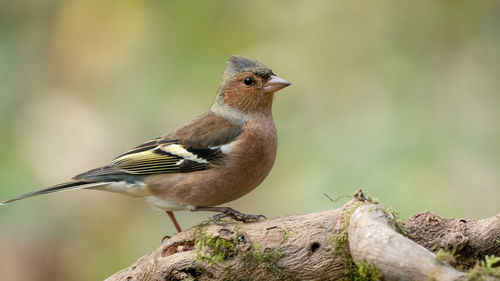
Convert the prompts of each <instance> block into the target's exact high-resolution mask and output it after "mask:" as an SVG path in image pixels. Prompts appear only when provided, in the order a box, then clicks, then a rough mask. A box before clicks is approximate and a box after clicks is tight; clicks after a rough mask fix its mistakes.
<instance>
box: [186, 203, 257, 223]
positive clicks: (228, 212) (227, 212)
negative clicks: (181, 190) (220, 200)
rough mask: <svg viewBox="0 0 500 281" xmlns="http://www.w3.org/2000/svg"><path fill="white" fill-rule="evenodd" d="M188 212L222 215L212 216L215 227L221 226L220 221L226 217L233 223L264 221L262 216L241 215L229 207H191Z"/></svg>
mask: <svg viewBox="0 0 500 281" xmlns="http://www.w3.org/2000/svg"><path fill="white" fill-rule="evenodd" d="M189 210H190V211H191V212H199V211H208V212H220V213H222V214H217V215H215V216H213V220H214V223H215V224H217V225H222V221H221V219H222V218H226V217H230V218H232V219H233V220H235V221H241V222H256V221H260V220H261V219H266V217H265V216H264V215H251V214H243V213H240V212H238V211H236V210H234V209H232V208H229V207H206V206H191V208H190V209H189Z"/></svg>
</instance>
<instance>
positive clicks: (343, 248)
mask: <svg viewBox="0 0 500 281" xmlns="http://www.w3.org/2000/svg"><path fill="white" fill-rule="evenodd" d="M362 204H363V202H362V201H358V202H355V203H354V204H353V205H352V207H351V208H350V209H349V210H347V211H346V212H344V225H343V227H342V231H341V232H340V233H339V234H334V235H332V236H330V237H329V242H330V245H332V248H333V249H334V254H335V255H337V256H338V255H342V256H343V257H344V262H345V265H346V270H345V272H344V280H358V279H354V278H357V277H359V272H358V270H359V268H358V267H357V266H356V264H355V263H354V261H353V259H352V257H351V253H350V252H349V247H348V245H347V244H348V242H347V238H348V229H349V224H350V221H351V216H352V214H353V213H354V211H355V210H356V209H357V208H358V207H359V206H361V205H362Z"/></svg>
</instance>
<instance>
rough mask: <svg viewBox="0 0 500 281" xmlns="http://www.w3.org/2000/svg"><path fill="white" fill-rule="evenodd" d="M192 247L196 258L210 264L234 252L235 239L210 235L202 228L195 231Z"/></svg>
mask: <svg viewBox="0 0 500 281" xmlns="http://www.w3.org/2000/svg"><path fill="white" fill-rule="evenodd" d="M194 247H195V249H196V253H197V259H198V260H199V261H204V262H207V263H208V264H209V265H210V266H214V265H215V264H216V263H219V262H222V261H226V260H228V259H230V258H231V257H233V256H234V255H235V253H236V246H235V241H232V240H231V241H228V240H225V239H223V238H220V237H213V236H210V235H208V234H207V233H206V232H205V230H203V229H202V228H200V229H199V230H198V231H197V232H196V233H195V244H194Z"/></svg>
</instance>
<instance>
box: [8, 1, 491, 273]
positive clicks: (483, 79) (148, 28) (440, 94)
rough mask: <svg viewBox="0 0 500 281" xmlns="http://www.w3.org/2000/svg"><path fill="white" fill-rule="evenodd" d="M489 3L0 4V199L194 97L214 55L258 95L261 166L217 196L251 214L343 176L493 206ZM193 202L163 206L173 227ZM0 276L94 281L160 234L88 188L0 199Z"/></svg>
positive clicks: (209, 85)
mask: <svg viewBox="0 0 500 281" xmlns="http://www.w3.org/2000/svg"><path fill="white" fill-rule="evenodd" d="M499 51H500V2H498V1H413V2H411V1H327V0H322V1H314V2H312V1H251V2H250V1H229V0H228V1H200V2H192V1H175V2H174V1H141V0H122V1H109V0H106V1H103V0H99V1H98V0H64V1H63V0H60V1H56V0H46V1H27V0H21V1H7V0H2V1H0V155H1V157H0V199H1V200H5V199H8V198H11V197H13V196H16V195H19V194H21V193H25V192H29V191H32V190H34V189H37V188H41V187H45V186H48V185H52V184H55V183H59V182H62V181H65V180H67V179H69V178H70V177H72V176H74V175H75V174H77V173H79V172H82V171H85V170H88V169H90V168H93V167H95V166H98V165H102V164H105V163H106V162H108V161H109V160H111V159H112V158H114V157H115V156H116V155H117V154H119V153H122V152H124V151H126V150H127V149H129V148H131V147H133V146H135V145H137V144H140V143H142V142H144V141H147V140H149V139H151V138H154V137H157V136H160V135H162V134H164V133H166V132H168V131H170V130H173V129H175V128H177V127H178V126H180V125H182V124H183V123H185V122H187V121H189V120H191V119H193V118H194V117H195V116H196V115H198V114H200V113H202V112H203V111H204V110H206V109H207V108H208V106H209V105H210V104H211V102H212V99H213V97H214V95H215V92H216V90H217V86H218V84H219V82H220V80H221V77H222V72H223V71H224V67H225V61H226V59H227V58H228V57H229V56H230V55H232V54H242V55H246V56H250V57H253V58H256V59H258V60H259V61H261V62H262V63H264V64H266V65H268V66H269V67H270V68H272V69H273V70H274V72H275V73H277V74H278V75H279V76H280V77H283V78H285V79H287V80H289V81H291V82H292V83H293V85H292V86H291V87H289V88H286V89H285V90H283V91H280V92H279V93H277V95H276V99H275V103H274V115H275V121H276V125H277V128H278V132H279V151H278V158H277V161H276V164H275V166H274V169H273V171H272V172H271V174H270V175H269V177H268V178H267V179H266V180H265V182H264V183H263V184H261V185H260V186H259V187H258V188H257V189H256V190H255V191H253V192H252V193H250V194H249V195H248V196H245V197H244V198H241V199H239V200H237V201H235V202H232V203H230V204H228V205H229V206H231V207H234V208H236V209H238V210H241V211H244V212H249V213H259V214H265V215H267V216H268V217H274V216H282V215H287V214H302V213H309V212H315V211H320V210H325V209H329V208H337V207H339V206H341V205H342V204H343V203H344V202H345V201H347V200H348V199H343V200H341V201H339V202H338V203H332V202H330V201H329V200H328V199H327V198H326V197H325V196H324V195H323V193H326V194H328V195H330V196H331V197H338V196H340V195H351V194H353V192H354V191H355V190H357V189H359V188H363V189H365V190H367V191H368V193H369V195H371V196H374V197H377V198H379V199H380V200H381V201H382V203H384V204H387V205H390V206H392V207H393V208H394V209H395V210H397V211H399V212H400V213H401V214H402V216H403V217H405V218H408V217H410V216H411V215H412V214H415V213H417V212H422V211H426V210H428V211H432V212H437V213H438V214H440V215H443V216H448V217H470V218H479V217H488V216H492V215H495V214H497V213H498V212H499V211H500V173H499V172H500V124H499V123H500V122H499V121H500V110H499V109H500V93H499V89H500V79H499V76H500V53H499ZM210 215H212V214H211V213H195V214H193V213H187V212H179V213H178V215H177V216H178V218H179V220H180V222H181V225H182V226H183V227H184V228H187V227H190V226H193V225H195V224H197V223H199V222H201V221H202V220H205V219H207V218H208V216H210ZM0 222H1V227H0V272H1V277H0V278H1V279H2V280H99V279H104V278H105V277H107V276H109V275H111V274H112V273H114V272H115V271H118V270H119V269H121V268H123V267H126V266H128V265H129V264H131V263H132V262H134V261H135V260H136V259H137V258H139V257H140V256H142V255H143V254H145V253H147V252H148V251H150V250H152V249H154V248H156V247H157V246H159V244H160V240H161V238H162V237H163V236H164V235H167V234H173V233H174V229H173V227H172V224H171V223H170V221H169V220H168V217H167V216H166V215H165V214H164V213H162V212H159V211H156V210H154V209H152V208H150V207H149V206H148V205H147V204H146V203H145V202H143V201H142V200H137V199H131V198H126V197H125V196H121V195H116V194H108V193H105V192H98V191H74V192H67V193H59V194H55V195H52V196H43V197H37V198H33V199H29V200H25V201H20V202H16V203H15V204H11V205H7V206H2V207H0Z"/></svg>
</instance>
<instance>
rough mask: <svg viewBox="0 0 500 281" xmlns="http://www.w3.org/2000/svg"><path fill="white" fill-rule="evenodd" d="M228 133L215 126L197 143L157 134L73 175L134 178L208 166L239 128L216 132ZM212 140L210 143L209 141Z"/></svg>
mask: <svg viewBox="0 0 500 281" xmlns="http://www.w3.org/2000/svg"><path fill="white" fill-rule="evenodd" d="M221 133H224V134H227V130H226V131H224V130H222V131H221V130H214V131H213V132H212V133H209V134H207V135H206V137H207V139H209V140H217V141H209V142H208V143H203V144H200V145H196V142H194V143H193V142H192V140H191V141H183V140H172V139H169V138H167V137H162V138H157V139H154V140H151V141H148V142H146V143H144V144H142V145H139V146H137V147H135V148H133V149H131V150H129V151H127V152H126V153H124V154H122V155H120V156H118V157H117V158H115V159H114V160H113V161H111V163H109V164H108V165H106V166H103V167H100V168H97V169H93V170H90V171H88V172H85V173H82V174H80V175H77V176H76V177H74V179H77V180H90V181H102V180H113V181H119V180H126V181H135V180H137V179H138V178H142V177H144V176H147V175H151V174H161V173H187V172H193V171H200V170H206V169H210V168H211V167H213V166H215V165H222V164H223V161H224V152H223V150H222V149H221V146H222V145H224V144H226V143H220V141H219V140H221V139H223V140H224V142H227V143H230V142H232V141H234V140H235V139H236V138H237V137H238V135H239V134H240V133H241V130H238V131H237V132H233V133H232V134H231V137H230V138H229V139H228V138H227V137H221V136H217V135H218V134H221ZM210 144H212V145H210Z"/></svg>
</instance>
